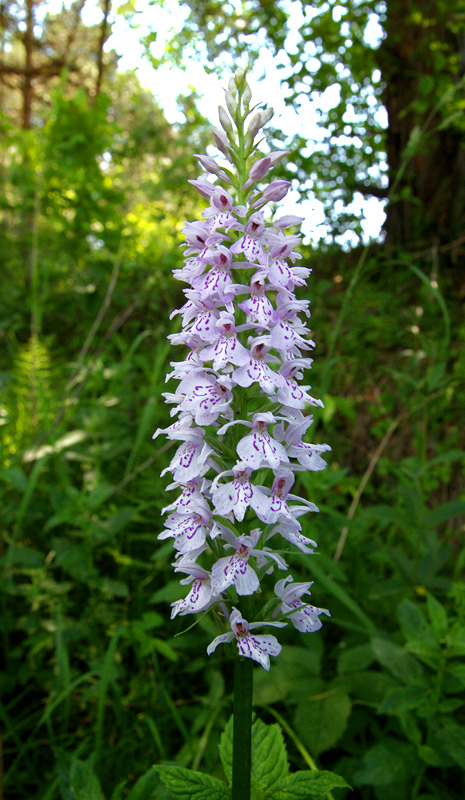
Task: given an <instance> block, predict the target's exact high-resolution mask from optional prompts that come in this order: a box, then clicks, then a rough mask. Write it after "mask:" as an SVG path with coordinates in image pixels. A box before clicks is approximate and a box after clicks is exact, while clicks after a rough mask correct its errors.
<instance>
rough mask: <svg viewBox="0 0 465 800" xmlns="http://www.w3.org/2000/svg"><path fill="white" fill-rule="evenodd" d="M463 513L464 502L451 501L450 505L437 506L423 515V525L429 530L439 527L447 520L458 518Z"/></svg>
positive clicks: (464, 509) (464, 508)
mask: <svg viewBox="0 0 465 800" xmlns="http://www.w3.org/2000/svg"><path fill="white" fill-rule="evenodd" d="M464 511H465V501H464V500H452V501H451V502H450V503H443V504H442V505H441V506H437V508H435V509H434V510H433V511H430V512H429V513H428V514H426V515H425V523H426V525H427V526H428V527H429V528H434V527H436V525H441V523H443V522H447V521H448V520H449V519H453V518H454V517H458V516H459V515H460V514H463V513H464Z"/></svg>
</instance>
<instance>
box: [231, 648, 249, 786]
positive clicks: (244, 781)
mask: <svg viewBox="0 0 465 800" xmlns="http://www.w3.org/2000/svg"><path fill="white" fill-rule="evenodd" d="M252 690H253V661H252V659H251V658H243V656H237V658H236V660H235V665H234V724H233V768H232V800H250V776H251V769H252Z"/></svg>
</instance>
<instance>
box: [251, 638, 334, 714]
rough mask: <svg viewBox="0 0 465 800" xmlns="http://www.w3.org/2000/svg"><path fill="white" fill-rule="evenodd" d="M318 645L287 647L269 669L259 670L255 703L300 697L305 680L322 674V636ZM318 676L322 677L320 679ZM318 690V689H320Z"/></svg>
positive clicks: (255, 678)
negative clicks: (312, 646)
mask: <svg viewBox="0 0 465 800" xmlns="http://www.w3.org/2000/svg"><path fill="white" fill-rule="evenodd" d="M314 641H315V647H314V648H310V647H293V646H292V645H289V646H288V647H285V648H284V649H283V651H282V653H281V655H280V656H279V659H278V660H277V662H276V664H274V665H273V669H272V670H271V671H270V672H266V671H265V670H260V672H257V673H256V675H255V676H254V703H255V704H256V705H269V704H271V703H276V702H279V701H280V700H284V699H290V698H291V696H292V698H293V699H300V697H298V692H299V688H300V687H301V686H302V681H303V680H308V679H309V678H310V680H313V676H316V675H318V674H319V671H320V662H321V656H322V652H323V649H322V640H321V638H317V639H316V640H314ZM317 680H319V679H317ZM317 691H318V690H317Z"/></svg>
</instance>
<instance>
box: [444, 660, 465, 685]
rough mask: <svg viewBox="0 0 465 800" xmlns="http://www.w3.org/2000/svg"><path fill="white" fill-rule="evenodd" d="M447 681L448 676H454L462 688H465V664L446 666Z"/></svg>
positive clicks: (449, 664)
mask: <svg viewBox="0 0 465 800" xmlns="http://www.w3.org/2000/svg"><path fill="white" fill-rule="evenodd" d="M445 672H446V680H447V675H452V676H453V677H454V678H456V679H457V680H458V681H460V683H461V684H462V686H463V687H464V688H465V664H458V663H451V662H449V663H448V664H447V666H446V670H445Z"/></svg>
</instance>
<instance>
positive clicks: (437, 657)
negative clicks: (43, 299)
mask: <svg viewBox="0 0 465 800" xmlns="http://www.w3.org/2000/svg"><path fill="white" fill-rule="evenodd" d="M406 647H407V648H408V649H409V650H410V652H411V653H414V654H415V655H416V657H417V658H419V659H420V661H423V663H424V664H426V665H427V666H428V667H431V669H434V670H436V669H439V667H440V664H441V660H442V653H441V646H440V645H439V643H437V644H433V645H429V644H425V643H424V642H412V641H410V642H407V645H406Z"/></svg>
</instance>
